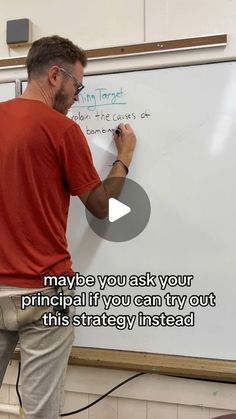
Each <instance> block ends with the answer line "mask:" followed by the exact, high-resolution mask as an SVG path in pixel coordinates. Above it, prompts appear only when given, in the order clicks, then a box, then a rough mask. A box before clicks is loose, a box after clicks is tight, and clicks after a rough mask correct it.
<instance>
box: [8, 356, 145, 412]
mask: <svg viewBox="0 0 236 419" xmlns="http://www.w3.org/2000/svg"><path fill="white" fill-rule="evenodd" d="M20 370H21V363H20V362H19V365H18V375H17V380H16V392H17V396H18V399H19V404H20V407H21V408H22V401H21V396H20V392H19V380H20ZM144 374H147V373H146V372H139V373H138V374H135V375H132V377H129V378H127V379H126V380H124V381H122V382H121V383H119V384H117V385H116V386H115V387H113V388H112V389H111V390H109V391H108V392H107V393H105V394H103V395H102V396H100V397H99V398H98V399H97V400H94V402H92V403H90V404H88V405H87V406H84V407H81V408H80V409H78V410H74V411H73V412H67V413H62V414H61V417H64V416H70V415H75V414H76V413H80V412H83V411H84V410H86V409H89V408H90V407H92V406H94V405H95V404H96V403H98V402H100V401H101V400H102V399H104V398H105V397H107V396H109V394H111V393H112V392H113V391H115V390H117V388H119V387H121V386H123V385H124V384H126V383H128V382H129V381H131V380H133V379H134V378H137V377H140V376H141V375H144Z"/></svg>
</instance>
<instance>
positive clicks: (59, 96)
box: [53, 86, 71, 115]
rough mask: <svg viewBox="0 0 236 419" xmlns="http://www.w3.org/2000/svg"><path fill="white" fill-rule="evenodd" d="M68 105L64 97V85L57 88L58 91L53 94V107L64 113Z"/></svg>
mask: <svg viewBox="0 0 236 419" xmlns="http://www.w3.org/2000/svg"><path fill="white" fill-rule="evenodd" d="M70 106H71V105H70V104H69V103H68V100H67V98H66V94H65V90H64V87H63V86H62V87H61V88H60V90H58V92H57V93H56V94H55V97H54V104H53V109H55V110H56V111H58V112H60V113H62V114H64V115H66V114H67V112H68V109H69V108H70Z"/></svg>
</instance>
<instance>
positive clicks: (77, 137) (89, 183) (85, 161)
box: [59, 123, 101, 196]
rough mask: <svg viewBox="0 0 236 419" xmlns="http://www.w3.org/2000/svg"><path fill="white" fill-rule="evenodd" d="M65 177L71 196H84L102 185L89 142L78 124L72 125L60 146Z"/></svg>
mask: <svg viewBox="0 0 236 419" xmlns="http://www.w3.org/2000/svg"><path fill="white" fill-rule="evenodd" d="M59 154H60V161H61V164H62V170H63V175H64V178H65V180H66V183H67V185H68V187H69V190H70V193H71V195H78V196H80V195H82V194H83V193H85V192H89V191H90V190H92V189H94V188H95V187H96V186H98V185H99V184H100V183H101V180H100V178H99V176H98V173H97V171H96V169H95V167H94V164H93V160H92V155H91V151H90V149H89V146H88V143H87V140H86V138H85V136H84V134H83V133H82V131H81V129H80V127H79V126H78V125H77V124H75V123H74V124H73V125H71V126H70V127H69V128H68V129H67V130H66V132H65V133H64V135H63V137H62V138H61V142H60V146H59Z"/></svg>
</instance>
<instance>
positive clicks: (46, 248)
mask: <svg viewBox="0 0 236 419" xmlns="http://www.w3.org/2000/svg"><path fill="white" fill-rule="evenodd" d="M100 182H101V181H100V178H99V176H98V174H97V172H96V169H95V168H94V165H93V162H92V157H91V153H90V150H89V147H88V144H87V141H86V139H85V137H84V135H83V133H82V131H81V129H80V128H79V126H78V125H77V124H75V123H74V122H73V121H72V120H70V119H69V118H67V117H66V116H64V115H62V114H60V113H59V112H57V111H55V110H54V109H51V108H50V107H48V106H47V105H45V104H44V103H42V102H40V101H37V100H28V99H23V98H17V99H13V100H9V101H7V102H2V103H0V235H1V241H0V284H4V285H12V286H15V287H25V288H27V287H29V288H30V287H32V288H38V287H41V286H43V276H44V275H46V274H48V275H63V274H65V273H71V272H72V270H71V265H72V263H71V258H70V254H69V253H68V249H67V240H66V223H67V215H68V208H69V200H70V195H78V196H79V195H81V194H83V193H85V192H88V191H89V190H91V189H93V188H94V187H96V186H97V185H99V184H100ZM78 228H79V220H78Z"/></svg>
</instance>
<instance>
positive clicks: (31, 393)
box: [0, 36, 136, 419]
mask: <svg viewBox="0 0 236 419" xmlns="http://www.w3.org/2000/svg"><path fill="white" fill-rule="evenodd" d="M85 65H86V55H85V53H84V52H83V51H82V50H81V49H79V48H78V47H77V46H75V45H74V44H73V43H72V42H71V41H69V40H68V39H64V38H61V37H59V36H52V37H45V38H41V39H39V40H37V41H35V42H34V43H33V45H32V47H31V49H30V51H29V53H28V57H27V71H28V81H29V82H28V86H27V88H26V90H25V92H24V93H23V95H22V96H20V97H19V98H16V99H13V100H10V101H7V102H4V103H1V104H0V120H1V126H0V139H1V140H0V220H1V244H0V383H1V382H2V380H3V377H4V374H5V370H6V368H7V365H8V362H9V360H10V359H11V356H12V353H13V351H14V349H15V346H16V344H17V342H18V340H19V342H20V349H21V363H22V372H21V377H22V400H23V409H24V414H25V419H39V418H41V419H58V418H59V415H60V401H61V395H62V390H63V378H64V374H65V369H66V365H67V362H68V357H69V354H70V349H71V345H72V342H73V328H72V326H71V325H70V326H68V327H59V326H54V327H45V326H44V325H43V324H42V319H41V316H42V314H43V313H44V312H45V311H46V310H45V307H33V306H31V307H28V308H27V309H25V310H22V309H21V295H25V294H35V293H37V292H42V294H47V295H50V296H52V295H54V294H55V293H56V290H55V289H54V288H43V277H44V275H63V274H67V275H70V274H73V270H72V263H71V258H70V255H69V253H68V249H67V242H66V237H65V231H66V221H67V214H68V206H69V197H70V195H77V196H78V197H79V198H80V199H81V201H82V202H83V203H84V204H85V205H86V206H87V208H88V209H89V210H90V211H91V212H92V213H93V214H94V215H96V216H97V217H99V218H103V217H105V216H106V214H107V207H108V199H109V197H111V196H118V194H119V192H120V189H121V187H122V182H120V180H121V179H122V178H125V176H126V174H127V171H128V167H129V165H130V163H131V160H132V156H133V152H134V148H135V143H136V138H135V135H134V132H133V131H132V129H131V128H130V126H129V125H128V124H127V125H123V124H121V125H119V134H118V135H117V134H115V135H114V141H115V144H116V148H117V158H116V159H115V162H114V164H113V166H112V169H111V171H110V173H109V175H108V178H109V179H111V182H108V183H107V182H106V183H105V184H103V183H102V182H101V180H100V178H99V176H98V174H97V172H96V169H95V167H94V166H93V162H92V158H91V153H90V150H89V147H88V145H87V142H86V139H85V138H84V135H83V134H82V132H81V130H80V128H79V126H78V125H77V124H75V123H74V122H73V121H72V120H70V119H69V118H67V117H66V116H65V115H66V114H67V111H68V109H69V108H70V107H71V105H72V104H73V102H74V101H76V100H77V99H78V94H79V92H80V91H81V90H82V88H83V85H82V79H83V72H84V67H85ZM116 180H117V182H116ZM78 228H79V220H78ZM64 291H65V290H64ZM65 292H66V291H65ZM48 310H49V311H50V310H51V311H52V312H53V309H52V308H51V307H50V308H49V309H48ZM70 315H71V313H70Z"/></svg>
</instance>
